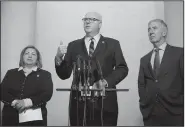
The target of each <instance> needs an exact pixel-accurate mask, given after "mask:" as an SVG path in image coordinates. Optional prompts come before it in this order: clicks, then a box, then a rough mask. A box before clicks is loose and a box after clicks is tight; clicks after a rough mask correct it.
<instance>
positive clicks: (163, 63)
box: [159, 44, 170, 76]
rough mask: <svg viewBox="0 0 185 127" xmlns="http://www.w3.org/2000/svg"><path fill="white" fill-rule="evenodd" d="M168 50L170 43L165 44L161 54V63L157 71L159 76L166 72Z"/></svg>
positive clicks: (168, 60) (168, 61)
mask: <svg viewBox="0 0 185 127" xmlns="http://www.w3.org/2000/svg"><path fill="white" fill-rule="evenodd" d="M169 50H170V45H168V44H167V46H166V49H165V51H164V54H163V58H162V61H161V65H160V71H159V76H162V74H166V73H167V71H166V72H165V67H166V65H167V64H169V63H170V59H169V57H168V56H169Z"/></svg>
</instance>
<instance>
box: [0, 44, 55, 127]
mask: <svg viewBox="0 0 185 127" xmlns="http://www.w3.org/2000/svg"><path fill="white" fill-rule="evenodd" d="M41 68H42V62H41V55H40V53H39V51H38V50H37V49H36V48H35V47H34V46H27V47H25V48H24V49H23V50H22V52H21V55H20V62H19V68H15V69H11V70H8V71H7V73H6V75H5V77H4V79H3V81H2V83H1V101H2V102H3V103H4V107H3V110H2V125H3V126H21V125H23V126H39V125H40V126H47V109H46V103H47V102H48V101H49V100H50V99H51V97H52V94H53V82H52V79H51V73H50V72H48V71H45V70H43V69H41Z"/></svg>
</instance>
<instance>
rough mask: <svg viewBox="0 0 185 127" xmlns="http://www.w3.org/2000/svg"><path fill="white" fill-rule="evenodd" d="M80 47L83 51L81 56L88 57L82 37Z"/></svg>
mask: <svg viewBox="0 0 185 127" xmlns="http://www.w3.org/2000/svg"><path fill="white" fill-rule="evenodd" d="M81 46H82V51H83V54H84V55H85V56H86V57H88V52H87V48H86V45H85V37H83V38H82V39H81Z"/></svg>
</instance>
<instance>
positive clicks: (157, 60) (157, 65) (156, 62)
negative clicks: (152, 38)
mask: <svg viewBox="0 0 185 127" xmlns="http://www.w3.org/2000/svg"><path fill="white" fill-rule="evenodd" d="M159 50H160V49H159V48H156V49H154V51H155V58H154V72H155V74H156V76H158V74H159V69H160V56H159Z"/></svg>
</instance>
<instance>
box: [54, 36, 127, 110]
mask: <svg viewBox="0 0 185 127" xmlns="http://www.w3.org/2000/svg"><path fill="white" fill-rule="evenodd" d="M78 55H81V56H82V57H83V59H86V60H87V59H89V56H88V53H87V49H86V46H85V42H84V38H82V39H79V40H75V41H73V42H71V43H69V45H68V48H67V54H66V55H65V58H64V61H63V62H62V63H61V65H60V66H55V67H56V73H57V74H58V76H59V77H60V78H61V79H67V78H69V77H70V75H71V72H72V68H73V67H72V65H73V62H76V57H77V56H78ZM95 58H96V59H97V60H98V61H99V63H100V65H101V68H102V72H103V77H104V78H105V80H106V81H107V82H108V87H109V88H116V85H117V84H118V83H119V82H120V81H122V80H123V79H124V78H125V77H126V76H127V74H128V67H127V64H126V62H125V59H124V57H123V54H122V51H121V47H120V44H119V42H118V41H117V40H114V39H112V38H107V37H103V36H101V38H100V40H99V42H98V44H97V47H96V49H95V51H94V53H93V57H92V59H95ZM93 61H94V62H92V72H93V76H92V80H93V82H95V81H98V80H99V79H100V76H99V75H98V73H97V66H96V64H95V60H93ZM104 110H107V111H110V112H118V106H117V94H116V92H108V93H107V98H106V99H104Z"/></svg>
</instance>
